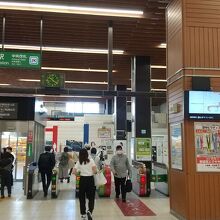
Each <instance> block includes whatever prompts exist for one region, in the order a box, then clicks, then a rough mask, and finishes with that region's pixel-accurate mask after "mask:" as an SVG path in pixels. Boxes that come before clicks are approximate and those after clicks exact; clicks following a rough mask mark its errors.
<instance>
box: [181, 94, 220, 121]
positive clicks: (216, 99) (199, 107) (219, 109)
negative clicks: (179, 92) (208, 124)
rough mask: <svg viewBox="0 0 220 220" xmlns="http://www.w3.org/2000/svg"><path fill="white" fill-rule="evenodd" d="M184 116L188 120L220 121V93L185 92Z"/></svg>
mask: <svg viewBox="0 0 220 220" xmlns="http://www.w3.org/2000/svg"><path fill="white" fill-rule="evenodd" d="M185 116H186V117H187V118H190V119H220V92H210V91H186V92H185Z"/></svg>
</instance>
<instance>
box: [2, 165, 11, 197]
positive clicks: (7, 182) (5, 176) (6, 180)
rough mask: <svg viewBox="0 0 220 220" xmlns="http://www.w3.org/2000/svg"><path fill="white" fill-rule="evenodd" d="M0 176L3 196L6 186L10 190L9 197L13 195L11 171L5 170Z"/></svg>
mask: <svg viewBox="0 0 220 220" xmlns="http://www.w3.org/2000/svg"><path fill="white" fill-rule="evenodd" d="M0 175H1V196H4V189H5V186H6V187H7V189H8V195H11V171H8V170H4V169H3V170H2V171H1V174H0Z"/></svg>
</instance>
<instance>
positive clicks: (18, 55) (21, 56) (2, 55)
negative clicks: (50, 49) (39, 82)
mask: <svg viewBox="0 0 220 220" xmlns="http://www.w3.org/2000/svg"><path fill="white" fill-rule="evenodd" d="M0 67H8V68H27V69H40V68H41V55H40V54H39V53H23V52H11V51H10V52H5V51H1V52H0Z"/></svg>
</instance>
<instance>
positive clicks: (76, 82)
mask: <svg viewBox="0 0 220 220" xmlns="http://www.w3.org/2000/svg"><path fill="white" fill-rule="evenodd" d="M18 81H21V82H40V79H18ZM65 83H71V84H97V85H107V84H108V83H107V82H89V81H88V82H87V81H65Z"/></svg>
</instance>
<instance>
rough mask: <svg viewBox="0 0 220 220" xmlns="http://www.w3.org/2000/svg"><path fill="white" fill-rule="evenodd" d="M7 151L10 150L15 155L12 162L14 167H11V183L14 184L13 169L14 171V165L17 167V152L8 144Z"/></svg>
mask: <svg viewBox="0 0 220 220" xmlns="http://www.w3.org/2000/svg"><path fill="white" fill-rule="evenodd" d="M6 152H9V153H10V154H12V155H13V157H14V160H13V162H12V169H11V185H12V186H13V171H14V167H15V161H16V155H15V153H14V152H13V151H12V147H10V146H8V147H7V148H6Z"/></svg>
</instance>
